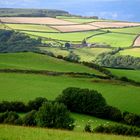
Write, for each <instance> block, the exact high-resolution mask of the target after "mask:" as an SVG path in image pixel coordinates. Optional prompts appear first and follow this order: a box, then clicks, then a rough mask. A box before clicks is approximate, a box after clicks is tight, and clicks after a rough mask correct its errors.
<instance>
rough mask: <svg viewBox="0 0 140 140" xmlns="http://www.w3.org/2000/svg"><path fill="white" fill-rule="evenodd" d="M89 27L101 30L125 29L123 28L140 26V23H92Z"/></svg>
mask: <svg viewBox="0 0 140 140" xmlns="http://www.w3.org/2000/svg"><path fill="white" fill-rule="evenodd" d="M89 25H92V26H97V27H100V28H113V27H114V28H123V27H131V26H132V27H133V26H140V23H129V22H92V23H90V24H89Z"/></svg>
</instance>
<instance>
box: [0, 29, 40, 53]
mask: <svg viewBox="0 0 140 140" xmlns="http://www.w3.org/2000/svg"><path fill="white" fill-rule="evenodd" d="M40 44H41V40H39V39H38V40H36V39H33V38H30V37H29V36H27V35H25V34H22V33H19V32H15V31H9V30H0V53H1V52H22V51H37V50H38V49H37V48H36V47H37V46H39V45H40Z"/></svg>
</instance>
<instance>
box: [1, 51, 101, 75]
mask: <svg viewBox="0 0 140 140" xmlns="http://www.w3.org/2000/svg"><path fill="white" fill-rule="evenodd" d="M5 68H7V69H8V68H9V69H25V70H48V71H57V72H86V73H94V74H99V75H101V73H100V72H98V71H97V70H94V69H90V68H88V67H86V66H83V65H80V64H74V63H70V62H66V61H63V60H58V59H55V58H53V57H49V56H47V55H41V54H36V53H8V54H0V69H5Z"/></svg>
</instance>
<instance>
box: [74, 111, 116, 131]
mask: <svg viewBox="0 0 140 140" xmlns="http://www.w3.org/2000/svg"><path fill="white" fill-rule="evenodd" d="M71 117H72V118H74V119H75V128H74V130H75V131H83V130H84V127H85V125H86V124H87V123H89V124H90V125H91V127H92V128H96V127H97V126H99V125H114V124H119V123H116V122H113V121H108V120H103V119H99V118H96V117H92V116H88V115H83V114H76V113H71Z"/></svg>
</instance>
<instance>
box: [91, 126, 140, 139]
mask: <svg viewBox="0 0 140 140" xmlns="http://www.w3.org/2000/svg"><path fill="white" fill-rule="evenodd" d="M93 132H96V133H107V134H114V135H126V136H138V137H140V129H138V128H136V127H128V126H124V125H109V126H105V125H100V126H98V127H96V128H95V129H94V130H93Z"/></svg>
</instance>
